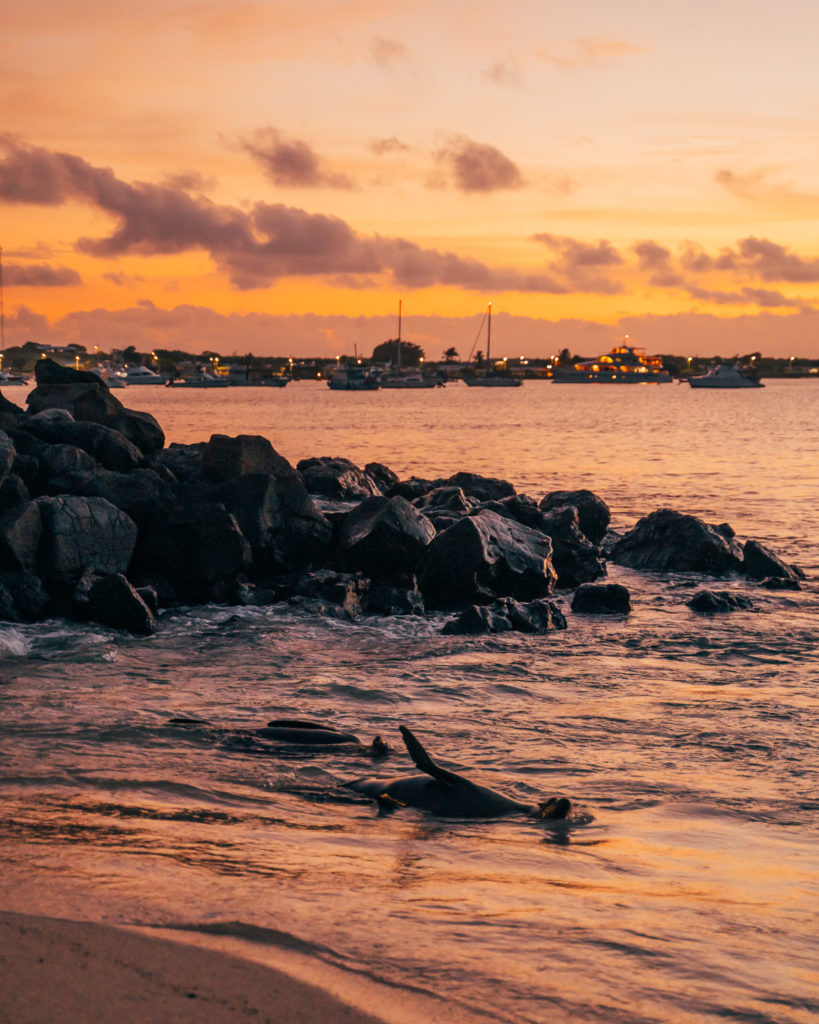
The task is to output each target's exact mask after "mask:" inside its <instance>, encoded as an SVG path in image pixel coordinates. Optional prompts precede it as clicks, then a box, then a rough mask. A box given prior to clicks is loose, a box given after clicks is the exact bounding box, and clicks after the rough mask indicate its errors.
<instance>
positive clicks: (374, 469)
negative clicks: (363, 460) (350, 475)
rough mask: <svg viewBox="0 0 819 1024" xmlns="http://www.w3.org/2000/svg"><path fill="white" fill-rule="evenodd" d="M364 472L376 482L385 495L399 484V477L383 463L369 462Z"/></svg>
mask: <svg viewBox="0 0 819 1024" xmlns="http://www.w3.org/2000/svg"><path fill="white" fill-rule="evenodd" d="M364 472H365V473H366V474H367V475H368V476H369V477H371V478H372V479H373V480H375V482H376V483H377V484H378V486H379V487H380V488H381V490H382V492H383V493H384V494H386V493H387V491H388V490H389V489H390V488H391V487H394V486H395V485H396V484H397V483H398V475H397V474H396V473H393V471H392V470H391V469H390V467H389V466H385V465H384V464H383V463H382V462H368V463H367V465H366V466H365V467H364Z"/></svg>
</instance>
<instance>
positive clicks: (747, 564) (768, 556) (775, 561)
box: [742, 540, 798, 580]
mask: <svg viewBox="0 0 819 1024" xmlns="http://www.w3.org/2000/svg"><path fill="white" fill-rule="evenodd" d="M742 553H743V556H744V561H743V563H742V571H743V572H744V573H745V575H746V576H751V577H752V578H753V579H755V580H763V579H765V578H766V577H774V576H778V577H780V578H781V579H783V580H795V579H796V578H797V575H798V574H797V572H796V570H795V569H794V568H793V566H790V565H786V564H785V562H783V561H782V559H781V558H780V557H779V556H778V555H775V554H774V553H773V551H771V550H770V548H767V547H765V545H764V544H760V543H759V541H756V540H748V541H746V542H745V545H744V547H743V549H742Z"/></svg>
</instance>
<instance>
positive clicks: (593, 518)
mask: <svg viewBox="0 0 819 1024" xmlns="http://www.w3.org/2000/svg"><path fill="white" fill-rule="evenodd" d="M563 505H573V506H574V507H575V508H576V509H577V516H578V520H579V523H580V529H581V530H582V531H583V533H585V535H586V536H587V537H588V538H589V540H590V541H591V542H592V543H593V544H599V543H600V541H601V540H602V539H603V538H604V537H605V535H606V530H608V528H609V523H610V522H611V512H610V511H609V507H608V505H607V504H606V503H605V501H603V499H602V498H600V497H598V496H597V495H596V494H595V493H594V492H593V491H587V490H583V489H581V490H579V491H550V492H549V493H548V494H547V495H546V496H545V497H543V498H542V499H541V501H540V507H541V509H542V510H543V511H544V512H549V511H551V510H552V509H554V508H560V507H561V506H563Z"/></svg>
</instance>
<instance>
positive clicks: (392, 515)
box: [336, 496, 435, 579]
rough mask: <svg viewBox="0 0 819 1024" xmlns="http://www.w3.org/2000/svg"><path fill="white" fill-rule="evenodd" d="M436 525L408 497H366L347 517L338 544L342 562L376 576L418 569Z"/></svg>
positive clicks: (390, 576)
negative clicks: (414, 506) (411, 503)
mask: <svg viewBox="0 0 819 1024" xmlns="http://www.w3.org/2000/svg"><path fill="white" fill-rule="evenodd" d="M434 536H435V527H434V526H433V525H432V523H431V522H430V521H429V520H428V519H427V518H426V516H424V515H422V513H420V512H419V511H418V510H417V509H416V508H413V506H412V505H410V503H409V502H408V501H407V500H406V498H385V497H383V496H381V497H373V498H367V499H365V500H364V501H362V502H361V504H360V505H357V506H356V508H354V509H352V510H351V511H350V512H348V513H347V515H346V516H345V517H344V519H343V520H342V523H341V527H340V530H339V538H338V545H337V548H336V551H337V555H338V559H339V562H340V564H342V565H343V566H344V567H346V568H348V569H353V570H356V569H360V570H361V571H362V572H364V573H365V574H366V575H367V576H370V577H374V578H376V579H384V578H387V579H389V578H392V577H395V576H400V575H402V574H405V573H412V572H414V571H415V568H416V566H417V565H418V562H419V560H420V559H421V556H422V555H423V554H424V552H425V551H426V549H427V546H428V545H429V543H430V542H431V541H432V539H433V537H434Z"/></svg>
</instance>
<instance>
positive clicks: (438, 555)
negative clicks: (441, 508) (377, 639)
mask: <svg viewBox="0 0 819 1024" xmlns="http://www.w3.org/2000/svg"><path fill="white" fill-rule="evenodd" d="M551 558H552V542H551V541H550V540H549V538H548V537H546V536H544V535H543V534H540V533H537V532H536V531H534V530H530V529H529V528H528V527H526V526H521V525H520V524H519V523H516V522H514V521H513V520H510V519H505V518H503V517H502V516H499V515H498V514H497V513H495V512H489V511H481V512H478V513H476V514H475V515H473V516H467V517H466V518H464V519H460V520H459V521H458V522H456V523H455V524H454V525H453V526H451V527H450V528H449V529H448V530H445V531H444V532H443V533H439V534H438V535H437V536H436V538H435V539H434V540H433V541H432V543H431V544H430V545H429V547H428V548H427V550H426V553H425V555H424V557H423V559H422V560H421V564H420V566H419V572H418V585H419V587H420V589H421V592H422V593H423V595H424V600H425V602H426V604H427V606H428V607H430V608H458V607H463V606H464V605H467V604H473V603H474V604H488V603H489V602H491V601H493V600H494V599H495V598H496V597H514V598H517V599H518V600H523V601H528V600H532V599H534V598H538V597H545V596H546V595H547V594H548V593H550V591H551V589H552V586H553V585H554V583H555V580H556V573H555V571H554V568H553V566H552V561H551Z"/></svg>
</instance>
